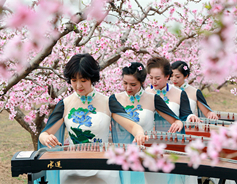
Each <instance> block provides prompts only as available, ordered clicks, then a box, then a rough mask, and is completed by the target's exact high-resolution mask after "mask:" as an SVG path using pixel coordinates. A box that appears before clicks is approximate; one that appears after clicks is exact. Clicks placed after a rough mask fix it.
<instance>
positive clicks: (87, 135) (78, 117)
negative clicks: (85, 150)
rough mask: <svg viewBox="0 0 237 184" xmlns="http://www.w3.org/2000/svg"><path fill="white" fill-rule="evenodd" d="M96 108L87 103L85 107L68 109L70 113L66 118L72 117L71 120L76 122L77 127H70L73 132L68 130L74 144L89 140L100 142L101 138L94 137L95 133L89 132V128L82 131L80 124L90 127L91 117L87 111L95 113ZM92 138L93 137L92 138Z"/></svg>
mask: <svg viewBox="0 0 237 184" xmlns="http://www.w3.org/2000/svg"><path fill="white" fill-rule="evenodd" d="M95 110H96V108H95V107H93V106H92V105H88V108H87V109H83V108H81V107H80V108H78V109H75V108H72V109H71V110H70V113H69V114H68V119H72V122H74V123H77V124H78V127H77V128H72V127H71V130H72V131H73V133H74V134H73V133H71V132H69V136H70V138H71V140H72V142H73V143H74V144H81V143H89V142H95V140H96V142H99V141H101V142H102V139H99V138H98V139H96V138H94V137H95V135H94V134H93V133H91V131H90V130H85V131H83V130H82V129H81V128H80V126H81V125H85V126H87V127H91V125H92V122H91V117H90V116H88V115H87V114H88V113H89V112H91V113H93V114H96V111H95ZM93 138H94V139H93Z"/></svg>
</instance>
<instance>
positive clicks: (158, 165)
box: [105, 144, 174, 173]
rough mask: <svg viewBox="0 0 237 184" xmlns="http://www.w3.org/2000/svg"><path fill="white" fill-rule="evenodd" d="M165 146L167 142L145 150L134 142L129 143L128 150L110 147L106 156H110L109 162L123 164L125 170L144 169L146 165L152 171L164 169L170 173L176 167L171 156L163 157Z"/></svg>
mask: <svg viewBox="0 0 237 184" xmlns="http://www.w3.org/2000/svg"><path fill="white" fill-rule="evenodd" d="M165 147H166V145H165V144H160V145H156V144H153V145H152V146H151V147H149V148H148V149H147V150H144V151H140V148H139V147H138V146H136V145H134V144H130V145H128V146H127V151H124V149H123V148H114V147H110V148H109V150H108V151H107V152H106V153H105V157H107V158H108V161H107V163H108V164H117V165H122V168H123V170H128V169H129V168H131V169H132V170H133V171H144V167H146V168H148V169H149V170H150V171H158V170H162V171H163V172H167V173H168V172H171V171H172V170H173V169H174V164H173V163H172V161H171V159H170V158H168V157H163V153H164V149H165Z"/></svg>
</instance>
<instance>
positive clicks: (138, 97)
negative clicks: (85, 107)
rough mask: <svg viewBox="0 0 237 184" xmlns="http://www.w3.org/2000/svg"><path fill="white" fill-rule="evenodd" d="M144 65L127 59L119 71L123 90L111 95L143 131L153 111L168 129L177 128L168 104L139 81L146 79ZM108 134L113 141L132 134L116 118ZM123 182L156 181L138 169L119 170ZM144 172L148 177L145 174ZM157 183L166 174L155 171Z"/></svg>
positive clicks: (150, 122) (127, 138)
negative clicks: (129, 62)
mask: <svg viewBox="0 0 237 184" xmlns="http://www.w3.org/2000/svg"><path fill="white" fill-rule="evenodd" d="M146 75H147V72H146V69H145V68H144V66H143V65H142V64H141V63H138V62H134V63H131V65H130V66H129V67H124V68H123V72H122V77H123V86H124V89H125V91H124V92H121V93H118V94H115V95H114V96H115V98H116V99H117V100H118V102H119V103H120V104H121V105H122V106H123V107H124V108H125V110H126V111H127V113H128V114H129V115H130V116H131V118H132V119H133V120H134V121H135V122H137V123H138V124H139V125H141V126H142V128H143V129H144V131H151V130H153V127H154V112H155V111H156V112H158V113H159V114H160V115H161V116H162V117H163V118H165V119H166V120H167V121H168V122H169V123H170V124H171V126H170V128H169V130H168V131H169V132H172V133H173V132H176V131H181V130H182V128H183V123H182V122H181V121H180V120H179V119H178V117H177V116H176V115H175V114H174V113H173V112H172V111H171V110H170V109H169V108H168V106H167V105H166V103H165V102H164V101H163V100H162V98H160V96H158V95H155V94H152V93H148V92H146V91H145V90H144V87H143V84H144V81H145V79H146ZM112 136H113V141H114V142H128V143H130V142H131V141H132V139H133V137H132V136H131V135H130V134H129V133H128V132H127V131H126V130H124V128H122V127H121V126H120V125H119V124H117V123H116V122H113V123H112ZM120 176H121V180H122V182H123V183H132V184H138V183H145V182H146V183H154V182H155V181H157V178H156V177H152V174H149V173H145V180H146V181H144V176H143V173H139V172H132V173H129V172H120ZM147 176H148V177H147ZM155 176H158V177H159V181H160V183H167V177H166V174H160V173H156V174H155Z"/></svg>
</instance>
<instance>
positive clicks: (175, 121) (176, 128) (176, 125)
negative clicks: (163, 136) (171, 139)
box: [156, 110, 183, 133]
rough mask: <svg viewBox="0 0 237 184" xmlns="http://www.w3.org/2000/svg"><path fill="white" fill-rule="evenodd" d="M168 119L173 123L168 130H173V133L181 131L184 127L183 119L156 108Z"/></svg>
mask: <svg viewBox="0 0 237 184" xmlns="http://www.w3.org/2000/svg"><path fill="white" fill-rule="evenodd" d="M156 111H157V112H158V113H159V114H160V115H161V116H162V117H163V118H164V119H165V120H166V121H168V122H169V123H170V124H171V127H170V129H169V130H168V132H171V133H175V132H177V131H178V132H180V131H181V130H182V128H183V123H182V121H180V120H178V119H176V118H174V117H172V116H170V115H168V114H165V113H163V112H161V111H158V110H156Z"/></svg>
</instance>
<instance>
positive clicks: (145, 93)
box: [143, 91, 155, 97]
mask: <svg viewBox="0 0 237 184" xmlns="http://www.w3.org/2000/svg"><path fill="white" fill-rule="evenodd" d="M143 95H144V97H154V96H155V94H154V93H151V92H149V91H144V94H143Z"/></svg>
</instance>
